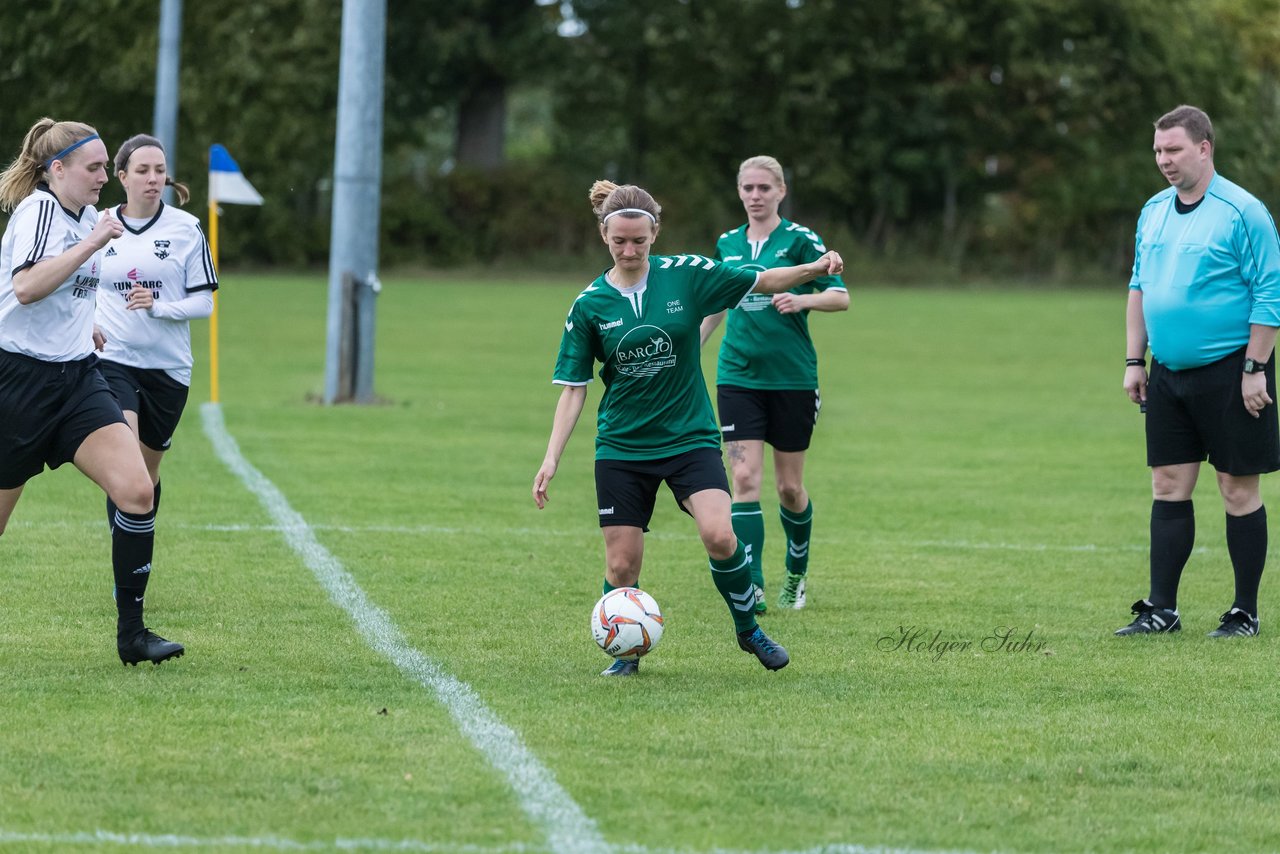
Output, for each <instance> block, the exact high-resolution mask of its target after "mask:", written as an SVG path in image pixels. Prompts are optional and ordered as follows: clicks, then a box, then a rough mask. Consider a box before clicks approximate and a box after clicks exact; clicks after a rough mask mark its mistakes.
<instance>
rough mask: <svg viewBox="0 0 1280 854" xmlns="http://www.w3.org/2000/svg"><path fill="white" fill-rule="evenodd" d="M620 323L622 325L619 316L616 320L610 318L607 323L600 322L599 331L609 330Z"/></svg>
mask: <svg viewBox="0 0 1280 854" xmlns="http://www.w3.org/2000/svg"><path fill="white" fill-rule="evenodd" d="M621 325H622V318H621V317H619V318H618V319H617V320H611V321H609V322H608V323H602V324H600V331H601V332H607V331H609V330H610V329H613V328H615V327H618V326H621Z"/></svg>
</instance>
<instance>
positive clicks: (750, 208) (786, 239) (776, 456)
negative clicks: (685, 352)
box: [702, 156, 849, 613]
mask: <svg viewBox="0 0 1280 854" xmlns="http://www.w3.org/2000/svg"><path fill="white" fill-rule="evenodd" d="M786 195H787V185H786V182H785V181H783V176H782V166H781V165H779V163H778V161H777V160H775V159H774V158H772V157H768V156H759V157H749V158H747V159H746V160H744V161H743V162H742V165H741V166H739V167H738V198H740V199H741V200H742V206H743V208H745V209H746V212H747V222H746V223H745V224H744V225H740V226H738V227H737V228H735V229H732V230H730V231H726V232H725V233H724V234H722V235H720V239H719V241H718V242H717V243H716V260H719V261H723V262H724V263H726V264H732V265H733V266H735V267H743V268H745V269H749V270H768V269H776V268H779V267H792V266H795V265H797V264H805V263H807V262H809V261H812V260H813V259H815V258H820V257H822V254H823V253H824V252H826V251H827V248H826V247H825V246H824V245H823V244H822V238H820V237H818V235H817V234H815V233H814V232H813V231H812V230H811V229H808V228H805V227H804V226H803V225H800V224H799V223H795V222H789V221H787V220H785V219H783V218H782V216H781V215H780V214H779V213H778V207H779V205H781V203H782V200H783V198H784V197H785V196H786ZM848 307H849V291H848V289H847V288H845V285H844V282H843V281H842V280H841V278H840V276H838V275H832V276H821V277H819V278H817V279H814V280H813V281H812V282H807V283H805V284H803V285H799V286H797V287H795V288H792V289H791V290H789V291H784V292H782V293H778V294H773V295H772V296H770V295H768V294H758V295H753V296H750V297H748V298H747V299H744V300H743V301H742V302H741V303H740V304H739V305H738V306H737V307H735V308H734V309H733V310H732V311H730V312H728V315H729V322H728V324H727V325H726V329H725V333H724V339H723V340H722V341H721V343H720V357H719V360H718V364H717V369H716V403H717V409H718V410H719V415H720V430H721V433H722V435H723V436H724V448H725V456H727V457H728V458H729V468H730V470H731V472H732V476H733V529H734V530H735V531H737V533H738V536H739V537H740V538H742V541H743V542H744V543H747V544H748V545H749V546H750V547H751V577H752V580H753V581H754V582H755V584H756V593H757V600H756V611H757V612H758V613H762V612H763V611H764V610H765V608H766V605H765V601H764V541H765V525H764V514H763V513H762V512H761V509H760V485H761V482H762V479H763V472H764V446H765V445H766V444H768V445H770V446H771V447H772V448H773V474H774V481H775V486H776V487H777V492H778V505H779V506H778V515H779V516H780V517H781V520H782V530H783V533H784V534H785V535H786V538H787V557H786V570H787V572H786V578H785V579H784V580H783V584H782V590H781V592H780V593H779V595H778V605H779V607H782V608H803V607H804V606H805V580H806V578H807V573H808V568H809V539H810V534H811V532H812V529H813V504H812V502H810V500H809V493H808V492H807V491H806V490H805V487H804V454H805V451H806V450H808V448H809V441H810V439H811V438H812V436H813V428H814V425H815V424H816V423H817V421H818V409H819V406H820V405H821V400H820V398H819V397H818V356H817V353H816V352H815V350H814V347H813V340H812V339H811V338H810V337H809V320H808V314H809V312H811V311H844V310H845V309H847V308H848ZM725 314H726V312H723V311H722V312H719V313H717V314H714V315H711V316H710V317H708V318H706V319H705V320H704V321H703V322H702V340H703V341H704V342H705V341H706V340H707V338H708V337H709V336H710V335H711V332H712V330H714V329H715V328H716V325H717V324H718V323H720V320H721V319H722V318H723V317H724V316H725Z"/></svg>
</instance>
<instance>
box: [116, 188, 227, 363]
mask: <svg viewBox="0 0 1280 854" xmlns="http://www.w3.org/2000/svg"><path fill="white" fill-rule="evenodd" d="M114 213H115V216H116V217H117V218H118V219H120V221H121V222H122V223H124V234H122V235H120V236H119V237H117V238H116V239H115V240H113V241H111V243H110V244H109V245H108V246H107V251H106V252H105V253H104V254H103V258H102V297H101V298H100V299H99V300H98V325H99V326H100V327H102V332H103V334H104V335H106V336H107V346H106V349H104V350H103V352H102V358H104V359H108V360H110V361H112V362H119V363H120V364H122V365H131V366H133V367H135V368H159V369H163V370H164V371H166V372H167V373H168V374H169V376H171V377H173V378H174V379H175V380H177V381H178V382H180V383H182V384H183V385H190V384H191V365H192V361H193V360H192V357H191V324H190V322H189V321H190V318H192V317H208V312H209V310H211V309H212V301H211V298H207V299H205V300H199V299H192V295H193V294H196V295H200V292H201V291H208V292H210V293H211V292H212V291H214V290H216V289H217V287H218V277H217V275H216V274H215V273H214V271H213V257H212V256H211V255H210V254H209V244H208V242H207V241H206V240H205V239H204V232H202V231H201V230H200V221H199V220H198V219H196V218H195V217H194V216H192V215H191V214H189V213H187V212H186V211H183V210H179V209H178V208H175V207H171V206H169V205H166V204H164V203H163V202H161V203H160V210H158V211H156V215H155V216H154V217H152V218H151V219H150V220H149V221H147V222H146V223H144V224H142V225H141V226H134V225H131V224H130V223H128V222H125V221H124V218H123V217H121V216H120V208H116V210H115V211H114ZM135 285H142V286H143V287H145V288H147V289H148V290H150V291H151V295H152V296H153V297H154V298H155V305H153V306H152V307H151V309H150V310H149V311H129V310H128V308H126V303H125V298H126V297H127V296H128V294H129V291H131V290H132V289H133V288H134V286H135ZM175 315H176V316H175Z"/></svg>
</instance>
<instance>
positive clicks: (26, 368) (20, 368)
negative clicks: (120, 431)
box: [0, 350, 125, 489]
mask: <svg viewBox="0 0 1280 854" xmlns="http://www.w3.org/2000/svg"><path fill="white" fill-rule="evenodd" d="M97 363H98V357H97V356H86V357H85V358H83V359H77V360H76V361H72V362H44V361H41V360H40V359H33V358H31V357H30V356H23V355H21V354H18V353H9V352H7V351H4V350H0V489H16V488H17V487H19V486H22V485H23V484H24V483H26V482H27V481H28V480H30V479H31V478H33V477H35V476H36V475H38V474H39V473H40V472H41V471H43V470H44V467H45V466H46V465H48V466H49V468H51V469H56V468H57V467H58V466H60V465H62V464H63V463H68V462H71V460H72V459H73V458H74V457H75V455H76V451H77V450H79V448H80V444H81V443H82V442H84V440H85V438H86V437H87V436H88V435H89V434H90V433H92V432H93V431H95V430H97V429H99V428H101V427H106V426H107V425H108V424H117V423H118V424H124V423H125V420H124V415H122V414H121V413H120V406H119V405H118V404H117V403H116V399H115V397H114V396H113V395H112V394H111V389H110V388H108V387H107V381H106V380H104V379H103V378H102V374H100V373H98V367H97Z"/></svg>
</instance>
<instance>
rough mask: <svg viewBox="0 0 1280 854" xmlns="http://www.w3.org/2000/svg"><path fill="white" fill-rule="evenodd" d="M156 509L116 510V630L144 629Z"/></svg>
mask: <svg viewBox="0 0 1280 854" xmlns="http://www.w3.org/2000/svg"><path fill="white" fill-rule="evenodd" d="M155 521H156V513H155V509H154V508H152V510H151V512H149V513H126V512H124V511H123V510H116V514H115V519H114V524H113V526H112V530H111V569H112V571H113V573H114V574H115V581H116V613H117V620H116V634H117V636H118V637H119V638H121V639H125V638H129V637H132V636H133V635H135V634H137V633H138V632H140V631H142V629H143V627H144V624H143V621H142V605H143V597H144V596H145V595H146V592H147V581H148V580H149V579H150V578H151V555H152V552H153V550H154V547H155V539H156V535H155Z"/></svg>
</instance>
